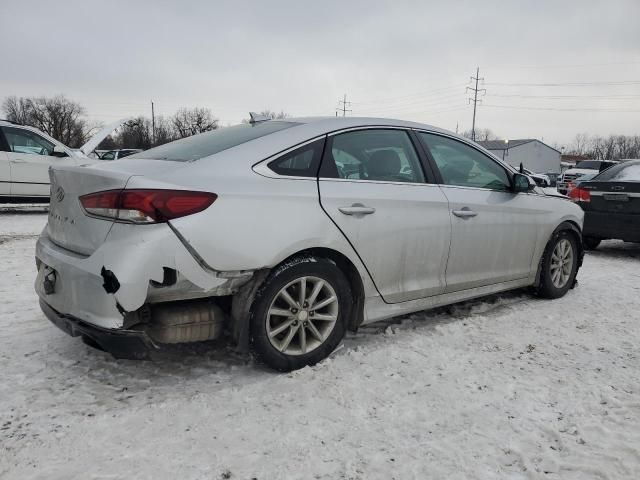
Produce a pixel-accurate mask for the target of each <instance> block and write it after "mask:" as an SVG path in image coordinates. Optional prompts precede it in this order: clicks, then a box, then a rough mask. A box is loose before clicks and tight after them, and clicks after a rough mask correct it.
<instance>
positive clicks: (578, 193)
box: [569, 187, 591, 203]
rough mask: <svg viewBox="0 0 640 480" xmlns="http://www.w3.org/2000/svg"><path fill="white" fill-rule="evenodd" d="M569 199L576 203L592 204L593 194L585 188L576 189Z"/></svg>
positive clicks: (572, 191) (570, 193) (571, 192)
mask: <svg viewBox="0 0 640 480" xmlns="http://www.w3.org/2000/svg"><path fill="white" fill-rule="evenodd" d="M569 198H570V199H571V200H573V201H574V202H585V203H586V202H590V201H591V192H589V190H585V189H584V188H580V187H576V188H574V189H573V190H571V191H570V192H569Z"/></svg>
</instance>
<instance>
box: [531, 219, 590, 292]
mask: <svg viewBox="0 0 640 480" xmlns="http://www.w3.org/2000/svg"><path fill="white" fill-rule="evenodd" d="M562 252H566V253H562ZM579 255H580V253H579V248H578V242H577V240H576V237H575V235H574V234H573V233H572V232H570V231H568V230H560V231H559V232H556V233H554V235H553V237H552V238H551V240H549V243H548V244H547V247H546V248H545V252H544V256H543V259H542V265H541V271H540V283H539V286H538V289H537V291H538V295H540V296H541V297H544V298H560V297H562V296H564V294H565V293H567V291H569V289H570V288H571V287H573V285H574V282H575V278H576V275H577V273H578V256H579Z"/></svg>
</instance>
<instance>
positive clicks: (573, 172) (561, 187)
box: [556, 160, 620, 195]
mask: <svg viewBox="0 0 640 480" xmlns="http://www.w3.org/2000/svg"><path fill="white" fill-rule="evenodd" d="M618 163H620V162H618V161H615V160H582V161H581V162H578V163H577V164H576V166H575V167H573V168H569V169H567V170H565V171H564V172H563V173H562V178H561V179H560V180H559V181H558V184H557V186H556V188H557V189H558V192H560V193H562V194H563V195H569V192H570V190H571V188H573V187H574V186H575V180H577V179H579V178H580V177H582V176H583V175H591V174H594V176H595V175H597V174H598V173H600V172H602V171H604V170H606V169H607V168H609V167H613V166H614V165H617V164H618ZM592 178H593V177H592ZM572 182H573V184H572V185H570V183H572Z"/></svg>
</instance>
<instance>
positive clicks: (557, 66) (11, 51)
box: [0, 0, 640, 143]
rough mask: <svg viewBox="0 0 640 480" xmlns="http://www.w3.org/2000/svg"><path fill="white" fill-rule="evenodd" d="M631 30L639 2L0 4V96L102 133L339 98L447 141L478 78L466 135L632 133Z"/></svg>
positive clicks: (308, 106)
mask: <svg viewBox="0 0 640 480" xmlns="http://www.w3.org/2000/svg"><path fill="white" fill-rule="evenodd" d="M639 19H640V0H609V1H591V0H582V1H559V0H558V1H546V0H538V1H534V0H530V1H516V0H513V1H506V0H505V1H491V0H485V1H481V2H479V1H469V2H465V1H453V0H452V1H449V2H443V1H420V2H409V1H407V2H402V1H393V2H391V1H389V2H378V1H373V0H369V1H365V2H355V1H354V2H349V1H333V0H321V1H314V2H307V1H302V0H298V1H277V0H270V1H264V2H258V1H254V2H252V1H242V2H240V1H235V2H215V1H204V0H203V1H186V0H182V1H157V0H156V1H153V2H152V1H132V0H129V1H102V2H97V1H91V0H80V1H75V0H65V1H28V0H20V1H16V0H13V1H8V0H7V1H5V0H2V3H1V4H0V43H1V44H2V45H3V47H4V48H3V49H2V51H3V54H2V59H3V61H2V65H3V66H2V69H0V97H5V96H7V95H18V96H33V95H53V94H57V93H63V94H65V95H66V96H67V97H69V98H71V99H74V100H77V101H79V102H80V103H82V104H83V105H84V106H85V107H86V109H87V112H88V114H89V115H90V119H91V120H92V121H103V122H108V121H113V120H115V119H117V118H119V117H121V116H126V115H139V114H146V115H149V114H150V108H149V101H150V100H151V99H153V100H154V101H155V103H156V112H157V113H159V114H165V115H169V114H171V113H173V112H174V111H175V110H176V109H177V108H178V107H181V106H187V107H192V106H205V107H209V108H211V109H212V111H213V112H214V114H215V115H216V116H217V117H219V118H220V119H221V121H222V123H223V124H227V123H237V122H239V121H240V120H241V119H242V118H243V117H246V116H247V112H248V111H249V110H262V109H265V108H270V109H274V110H281V109H282V110H284V111H286V112H288V113H290V114H292V115H296V116H297V115H334V112H335V108H336V106H337V101H338V99H339V98H340V97H341V96H342V94H343V93H346V94H347V97H348V100H351V101H352V102H353V104H352V106H351V108H352V110H353V114H354V115H369V116H385V117H396V118H403V119H409V120H416V121H421V122H425V123H430V124H434V125H437V126H441V127H444V128H448V129H451V130H455V128H456V123H457V122H459V125H460V130H461V131H462V130H466V129H469V128H470V127H471V115H472V111H471V107H470V106H469V105H467V96H466V95H465V94H464V90H465V86H466V85H467V84H468V80H469V77H470V75H471V74H473V73H475V68H476V66H480V76H481V77H484V78H485V84H484V88H486V89H487V95H486V97H484V98H483V102H484V105H482V106H481V107H480V108H479V110H478V119H477V126H478V127H479V128H485V127H488V128H491V129H492V130H493V131H494V132H495V133H496V134H498V135H499V136H501V137H509V138H522V137H537V138H540V137H543V138H544V140H545V141H547V142H549V143H553V142H570V141H571V140H572V139H573V137H574V136H575V134H576V133H582V132H588V133H593V134H601V135H607V134H610V133H621V134H640V23H639V22H640V20H639ZM567 83H588V84H589V85H584V84H583V85H572V86H569V85H566V84H567ZM522 84H538V85H522ZM539 84H556V85H554V86H541V85H539ZM557 84H562V85H557ZM594 84H595V85H594ZM549 96H556V97H557V98H548V97H549ZM505 107H509V108H505ZM548 109H556V110H548ZM576 109H578V110H576Z"/></svg>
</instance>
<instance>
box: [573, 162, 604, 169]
mask: <svg viewBox="0 0 640 480" xmlns="http://www.w3.org/2000/svg"><path fill="white" fill-rule="evenodd" d="M575 168H586V169H588V170H599V169H600V162H599V161H597V160H583V161H582V162H578V163H576V167H575Z"/></svg>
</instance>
